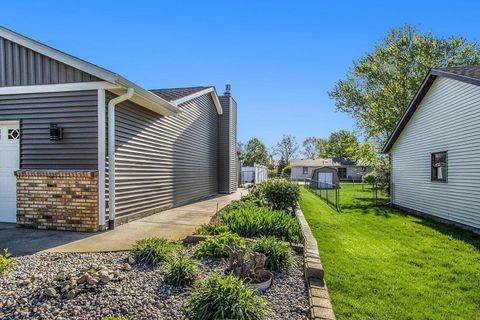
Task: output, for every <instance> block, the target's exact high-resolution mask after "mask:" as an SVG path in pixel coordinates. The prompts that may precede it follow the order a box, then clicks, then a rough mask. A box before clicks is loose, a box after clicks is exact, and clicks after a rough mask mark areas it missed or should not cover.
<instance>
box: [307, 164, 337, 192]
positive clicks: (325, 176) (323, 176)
mask: <svg viewBox="0 0 480 320" xmlns="http://www.w3.org/2000/svg"><path fill="white" fill-rule="evenodd" d="M339 182H340V179H339V177H338V169H337V168H334V167H319V168H315V169H313V170H312V176H311V177H310V180H309V186H310V188H311V189H335V188H338V183H339Z"/></svg>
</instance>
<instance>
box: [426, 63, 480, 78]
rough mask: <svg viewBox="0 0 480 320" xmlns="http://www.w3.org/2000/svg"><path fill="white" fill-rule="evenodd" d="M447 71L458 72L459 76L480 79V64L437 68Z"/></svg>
mask: <svg viewBox="0 0 480 320" xmlns="http://www.w3.org/2000/svg"><path fill="white" fill-rule="evenodd" d="M434 70H439V71H443V72H447V73H453V74H457V75H459V76H464V77H469V78H473V79H479V80H480V66H463V67H448V68H436V69H434Z"/></svg>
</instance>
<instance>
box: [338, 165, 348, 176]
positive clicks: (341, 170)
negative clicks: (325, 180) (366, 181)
mask: <svg viewBox="0 0 480 320" xmlns="http://www.w3.org/2000/svg"><path fill="white" fill-rule="evenodd" d="M338 177H339V178H340V179H346V178H347V168H338Z"/></svg>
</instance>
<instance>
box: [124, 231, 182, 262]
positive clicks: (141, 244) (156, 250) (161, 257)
mask: <svg viewBox="0 0 480 320" xmlns="http://www.w3.org/2000/svg"><path fill="white" fill-rule="evenodd" d="M178 248H179V245H178V244H176V243H175V242H172V241H169V240H166V239H162V238H145V239H142V240H139V241H137V242H136V243H135V245H134V246H133V248H132V250H131V251H130V253H131V254H132V256H133V258H135V261H137V262H141V263H146V264H148V265H150V266H159V265H162V264H163V263H165V262H167V261H168V260H169V259H170V258H171V257H172V254H173V253H174V252H175V251H176V250H177V249H178Z"/></svg>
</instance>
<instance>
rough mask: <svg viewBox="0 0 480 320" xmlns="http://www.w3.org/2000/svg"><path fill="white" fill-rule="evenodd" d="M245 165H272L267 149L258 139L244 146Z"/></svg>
mask: <svg viewBox="0 0 480 320" xmlns="http://www.w3.org/2000/svg"><path fill="white" fill-rule="evenodd" d="M244 150H245V151H244V154H243V164H244V165H246V166H253V165H254V164H255V163H256V164H261V165H264V166H266V165H268V164H269V163H270V155H269V154H268V151H267V147H265V145H264V144H263V143H262V142H261V141H260V140H259V139H258V138H252V139H250V140H248V142H247V144H246V145H245V146H244Z"/></svg>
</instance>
